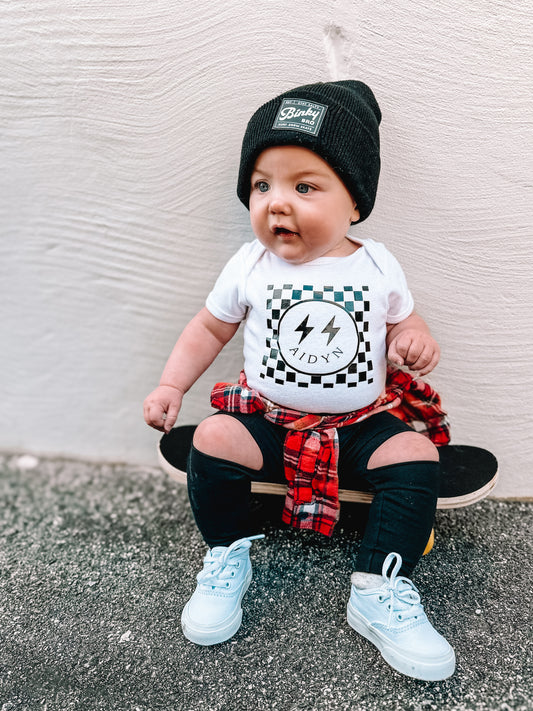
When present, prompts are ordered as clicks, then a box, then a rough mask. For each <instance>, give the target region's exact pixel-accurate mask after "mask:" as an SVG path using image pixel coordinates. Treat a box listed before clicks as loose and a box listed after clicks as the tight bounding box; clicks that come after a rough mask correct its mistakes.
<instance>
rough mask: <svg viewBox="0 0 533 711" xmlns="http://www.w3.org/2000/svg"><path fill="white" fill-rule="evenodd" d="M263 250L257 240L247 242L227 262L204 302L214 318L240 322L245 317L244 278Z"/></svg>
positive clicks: (245, 278)
mask: <svg viewBox="0 0 533 711" xmlns="http://www.w3.org/2000/svg"><path fill="white" fill-rule="evenodd" d="M263 252H264V247H263V246H262V245H261V244H259V243H258V242H257V240H255V241H254V242H247V243H246V244H243V246H242V247H241V248H240V249H239V251H238V252H236V253H235V254H234V255H233V257H231V259H230V260H229V261H228V262H227V264H226V266H225V267H224V268H223V270H222V271H221V272H220V275H219V277H218V279H217V280H216V282H215V285H214V287H213V289H212V290H211V292H210V293H209V294H208V296H207V299H206V302H205V305H206V308H207V310H208V311H209V312H210V313H212V314H213V316H214V317H215V318H218V319H220V321H225V322H226V323H240V322H241V321H243V320H244V319H245V318H246V314H247V313H248V307H249V304H248V303H247V301H246V297H245V293H246V280H247V277H248V274H249V272H250V269H251V267H252V265H253V264H254V263H255V262H256V260H257V259H258V258H259V256H260V255H261V254H262V253H263Z"/></svg>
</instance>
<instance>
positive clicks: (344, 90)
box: [237, 80, 381, 222]
mask: <svg viewBox="0 0 533 711" xmlns="http://www.w3.org/2000/svg"><path fill="white" fill-rule="evenodd" d="M380 121H381V111H380V109H379V106H378V103H377V101H376V98H375V96H374V94H373V93H372V90H371V89H370V88H369V87H368V86H367V85H366V84H364V83H363V82H361V81H353V80H346V81H334V82H325V83H319V84H306V85H305V86H299V87H296V88H295V89H291V90H290V91H286V92H285V93H283V94H280V96H277V97H276V98H275V99H272V100H271V101H268V102H267V103H266V104H263V106H261V107H260V108H259V109H258V110H257V111H256V112H255V113H254V115H253V116H252V118H251V119H250V121H249V123H248V126H247V128H246V132H245V134H244V138H243V141H242V151H241V164H240V168H239V180H238V183H237V195H238V196H239V199H240V200H241V202H242V203H244V205H245V207H248V206H249V199H250V178H251V175H252V172H253V168H254V165H255V161H256V160H257V157H258V156H259V154H260V153H261V152H262V151H263V150H265V148H270V147H271V146H302V147H304V148H309V149H311V150H312V151H314V152H315V153H317V154H318V155H319V156H320V157H321V158H323V159H324V160H325V161H326V162H327V163H328V164H329V165H330V167H331V168H333V170H334V171H335V172H336V173H337V175H338V176H339V178H340V179H341V180H342V181H343V183H344V184H345V185H346V187H347V188H348V190H349V192H350V194H351V195H352V197H353V198H354V200H355V201H356V202H357V207H358V209H359V214H360V216H361V217H360V220H359V222H362V221H363V220H364V219H365V218H367V217H368V215H370V213H371V212H372V208H373V207H374V201H375V198H376V190H377V187H378V178H379V169H380V158H379V122H380Z"/></svg>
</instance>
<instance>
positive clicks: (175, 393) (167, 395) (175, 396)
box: [143, 385, 183, 434]
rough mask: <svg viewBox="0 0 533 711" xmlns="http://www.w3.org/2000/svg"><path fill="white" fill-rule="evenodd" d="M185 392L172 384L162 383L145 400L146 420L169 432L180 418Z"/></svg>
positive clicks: (158, 428)
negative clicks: (179, 413)
mask: <svg viewBox="0 0 533 711" xmlns="http://www.w3.org/2000/svg"><path fill="white" fill-rule="evenodd" d="M182 399H183V393H182V392H181V391H180V390H178V389H177V388H174V387H172V386H171V385H160V386H159V387H157V388H156V389H155V390H154V391H153V392H151V393H150V395H148V397H147V398H146V400H145V401H144V405H143V408H144V420H145V422H146V424H148V425H150V427H153V428H154V429H156V430H160V431H161V432H165V434H168V433H169V432H170V430H171V429H172V428H173V427H174V425H175V423H176V420H177V419H178V412H179V411H180V408H181V401H182Z"/></svg>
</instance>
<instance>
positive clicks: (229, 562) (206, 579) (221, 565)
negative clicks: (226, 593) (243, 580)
mask: <svg viewBox="0 0 533 711" xmlns="http://www.w3.org/2000/svg"><path fill="white" fill-rule="evenodd" d="M264 537H265V536H264V534H262V533H261V534H259V535H257V536H247V537H246V538H239V539H238V540H236V541H233V543H232V544H231V545H229V546H228V547H225V548H214V549H211V550H209V551H208V552H207V554H206V556H205V558H204V567H203V570H201V571H200V572H199V573H198V575H197V576H196V578H197V580H198V583H200V584H201V585H207V586H208V587H211V588H226V589H227V588H229V586H230V578H233V577H234V576H235V568H238V567H239V566H240V565H241V560H240V555H239V554H240V553H242V552H243V551H247V550H249V548H250V547H251V545H252V543H251V541H254V540H257V539H259V538H264Z"/></svg>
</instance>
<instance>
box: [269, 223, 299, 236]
mask: <svg viewBox="0 0 533 711" xmlns="http://www.w3.org/2000/svg"><path fill="white" fill-rule="evenodd" d="M272 231H273V232H274V234H275V235H276V236H277V237H289V236H290V235H296V234H298V233H297V232H294V230H289V229H287V228H286V227H279V226H278V227H274V229H273V230H272Z"/></svg>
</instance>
